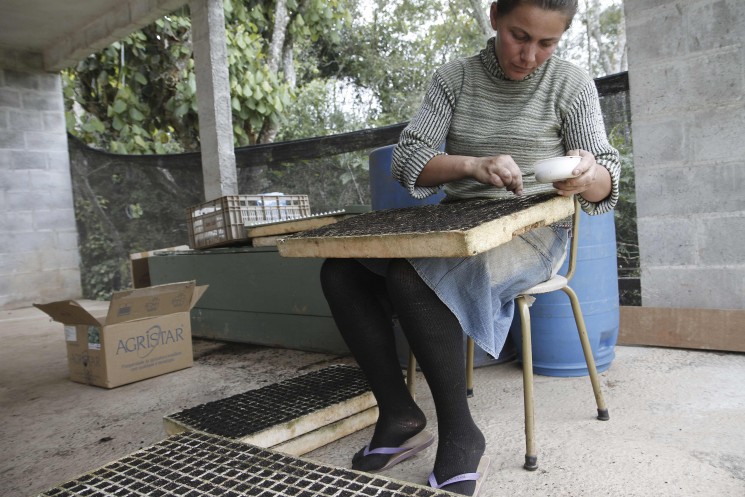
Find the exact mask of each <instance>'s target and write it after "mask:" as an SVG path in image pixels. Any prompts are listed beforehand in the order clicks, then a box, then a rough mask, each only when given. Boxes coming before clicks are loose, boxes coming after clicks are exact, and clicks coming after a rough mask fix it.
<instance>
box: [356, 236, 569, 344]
mask: <svg viewBox="0 0 745 497" xmlns="http://www.w3.org/2000/svg"><path fill="white" fill-rule="evenodd" d="M568 234H569V230H568V229H566V228H560V227H543V228H537V229H534V230H531V231H529V232H527V233H525V234H523V235H520V236H519V237H517V238H515V239H513V240H512V241H510V242H508V243H505V244H503V245H500V246H498V247H496V248H494V249H492V250H489V251H487V252H483V253H481V254H478V255H475V256H472V257H442V258H416V259H409V262H410V263H411V265H412V266H413V267H414V269H416V271H417V273H418V274H419V276H420V277H421V278H422V280H424V282H425V283H426V284H427V285H428V286H429V287H430V288H431V289H432V290H434V292H435V293H436V294H437V296H438V297H440V299H441V300H442V301H443V302H444V303H445V305H447V306H448V308H449V309H450V310H451V311H452V312H453V314H454V315H455V316H456V318H458V321H459V322H460V324H461V327H462V328H463V331H464V332H465V334H466V335H468V336H470V337H471V338H473V339H474V341H475V342H476V344H477V345H478V346H479V347H481V348H482V349H483V350H484V351H486V352H487V353H488V354H490V355H492V356H493V357H497V356H498V355H499V353H500V351H501V350H502V347H503V346H504V343H505V340H506V339H507V334H508V333H509V329H510V325H511V324H512V317H513V314H514V310H515V305H514V299H515V297H517V296H518V295H519V294H520V292H523V291H525V290H527V289H528V288H531V287H533V286H535V285H537V284H538V283H542V282H544V281H546V280H547V279H549V278H550V277H551V276H552V275H553V274H555V273H556V271H557V270H558V269H559V267H560V265H561V262H562V261H563V259H564V256H565V255H566V248H567V239H568ZM359 261H360V262H361V263H362V264H364V265H365V267H367V268H368V269H370V270H371V271H373V272H374V273H376V274H379V275H381V276H385V273H386V269H387V267H388V262H389V259H359Z"/></svg>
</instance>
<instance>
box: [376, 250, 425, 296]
mask: <svg viewBox="0 0 745 497" xmlns="http://www.w3.org/2000/svg"><path fill="white" fill-rule="evenodd" d="M385 279H386V283H387V286H388V291H389V293H390V294H391V295H392V296H394V295H395V296H397V297H402V296H406V295H411V294H412V293H415V292H416V291H417V290H420V289H421V288H422V286H425V287H426V283H424V281H422V278H421V277H420V276H419V273H417V272H416V269H414V267H413V266H412V265H411V263H409V261H407V260H406V259H392V260H391V262H390V264H389V265H388V272H387V273H386V278H385ZM428 288H429V287H427V289H428Z"/></svg>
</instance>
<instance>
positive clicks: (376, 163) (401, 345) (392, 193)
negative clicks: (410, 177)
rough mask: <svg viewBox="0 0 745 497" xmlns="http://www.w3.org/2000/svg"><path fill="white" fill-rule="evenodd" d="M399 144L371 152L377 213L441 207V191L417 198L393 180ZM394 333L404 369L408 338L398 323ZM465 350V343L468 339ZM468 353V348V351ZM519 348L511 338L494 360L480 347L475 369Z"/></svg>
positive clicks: (505, 358)
mask: <svg viewBox="0 0 745 497" xmlns="http://www.w3.org/2000/svg"><path fill="white" fill-rule="evenodd" d="M395 147H396V146H395V145H388V146H386V147H381V148H377V149H375V150H373V151H372V152H370V161H369V165H370V199H371V203H372V208H373V210H382V209H393V208H401V207H415V206H418V205H427V204H439V203H440V201H441V200H442V199H443V198H444V197H445V193H444V192H442V191H440V192H438V193H437V194H435V195H430V196H429V197H427V198H423V199H416V198H414V197H412V196H411V195H410V194H409V191H408V190H407V189H406V188H404V187H403V186H401V185H400V184H399V183H398V182H397V181H396V180H394V179H393V178H392V177H391V160H392V158H393V149H394V148H395ZM394 324H395V326H394V333H395V336H396V350H397V352H398V358H399V361H400V362H401V365H402V366H406V365H407V364H408V354H409V348H408V344H407V342H406V338H404V336H403V331H402V330H401V328H400V326H399V324H398V322H395V323H394ZM464 347H465V340H464ZM464 350H465V349H464ZM516 355H517V354H516V351H515V345H514V344H513V343H512V340H511V339H510V338H509V337H508V339H507V342H506V343H505V345H504V347H503V348H502V352H500V354H499V356H498V357H496V358H495V357H492V356H490V355H489V354H487V353H486V352H484V351H483V350H482V349H481V348H479V347H478V346H476V348H475V350H474V359H473V363H474V367H481V366H489V365H492V364H500V363H503V362H508V361H511V360H513V359H514V358H515V356H516Z"/></svg>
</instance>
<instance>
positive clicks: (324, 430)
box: [163, 365, 378, 455]
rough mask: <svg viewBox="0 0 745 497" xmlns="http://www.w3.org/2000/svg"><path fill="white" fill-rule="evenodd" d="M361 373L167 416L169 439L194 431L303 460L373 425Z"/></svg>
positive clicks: (305, 381)
mask: <svg viewBox="0 0 745 497" xmlns="http://www.w3.org/2000/svg"><path fill="white" fill-rule="evenodd" d="M377 415H378V408H377V407H376V402H375V397H374V396H373V395H372V392H371V391H370V387H369V385H368V383H367V380H366V379H365V377H364V375H363V374H362V371H361V370H360V369H359V368H357V367H354V366H348V365H336V366H331V367H328V368H324V369H321V370H318V371H314V372H311V373H307V374H305V375H301V376H298V377H296V378H291V379H289V380H285V381H281V382H279V383H275V384H272V385H267V386H265V387H261V388H258V389H255V390H249V391H247V392H244V393H241V394H238V395H233V396H231V397H227V398H225V399H220V400H216V401H213V402H207V403H205V404H201V405H198V406H195V407H192V408H189V409H185V410H183V411H180V412H177V413H174V414H170V415H168V416H165V417H164V419H163V423H164V427H165V430H166V432H167V433H168V434H177V433H181V432H184V431H193V432H198V433H206V434H210V435H217V436H220V437H223V438H227V439H230V440H234V441H239V442H243V443H249V444H252V445H257V446H259V447H271V448H273V449H275V450H279V451H282V452H285V453H289V454H296V455H301V454H305V453H307V452H310V451H311V450H313V449H316V448H318V447H321V446H323V445H326V444H328V443H330V442H332V441H334V440H337V439H339V438H342V437H344V436H346V435H349V434H350V433H354V432H355V431H358V430H361V429H362V428H365V427H367V426H370V425H371V424H373V423H374V422H375V420H376V419H377Z"/></svg>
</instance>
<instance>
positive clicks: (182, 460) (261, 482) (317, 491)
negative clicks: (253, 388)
mask: <svg viewBox="0 0 745 497" xmlns="http://www.w3.org/2000/svg"><path fill="white" fill-rule="evenodd" d="M39 495H40V497H72V496H90V497H110V496H114V495H117V496H145V495H147V496H151V497H163V496H170V495H184V496H188V497H200V496H213V497H218V496H219V497H239V496H261V497H316V496H336V497H352V496H361V497H363V496H364V497H374V496H379V497H446V496H448V495H453V494H451V493H449V492H443V491H437V490H434V489H431V488H428V487H424V486H420V485H415V484H411V483H404V482H400V481H396V480H393V479H390V478H386V477H383V476H375V475H370V474H367V473H361V472H358V471H353V470H350V469H343V468H338V467H335V466H329V465H324V464H320V463H316V462H312V461H309V460H304V459H300V458H298V457H295V456H291V455H288V454H282V453H279V452H276V451H273V450H270V449H263V448H260V447H256V446H252V445H246V444H242V443H238V442H234V441H230V440H227V439H225V438H221V437H216V436H212V435H207V434H204V433H182V434H180V435H175V436H172V437H170V438H168V439H166V440H164V441H162V442H159V443H157V444H155V445H152V446H150V447H146V448H144V449H142V450H139V451H137V452H135V453H133V454H130V455H129V456H126V457H124V458H122V459H119V460H118V461H114V462H112V463H110V464H107V465H106V466H104V467H102V468H100V469H97V470H95V471H92V472H90V473H87V474H85V475H83V476H81V477H79V478H76V479H74V480H72V481H69V482H66V483H63V484H61V485H59V486H58V487H55V488H52V489H50V490H48V491H46V492H44V493H42V494H39Z"/></svg>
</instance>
